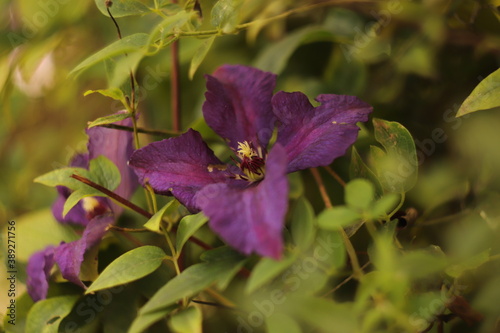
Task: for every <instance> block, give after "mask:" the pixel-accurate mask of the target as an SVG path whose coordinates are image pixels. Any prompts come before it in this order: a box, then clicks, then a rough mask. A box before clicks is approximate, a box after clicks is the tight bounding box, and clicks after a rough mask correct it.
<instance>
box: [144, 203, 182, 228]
mask: <svg viewBox="0 0 500 333" xmlns="http://www.w3.org/2000/svg"><path fill="white" fill-rule="evenodd" d="M178 207H179V201H177V200H175V199H174V200H172V201H170V202H169V203H167V204H166V205H165V206H163V208H162V209H160V210H159V211H157V212H156V214H154V215H153V216H152V217H151V218H150V219H149V220H148V222H146V223H145V224H144V228H147V229H149V230H151V231H154V232H157V233H162V231H161V221H162V219H163V217H164V216H165V214H172V212H173V211H174V210H175V211H177V209H178ZM169 222H172V221H169Z"/></svg>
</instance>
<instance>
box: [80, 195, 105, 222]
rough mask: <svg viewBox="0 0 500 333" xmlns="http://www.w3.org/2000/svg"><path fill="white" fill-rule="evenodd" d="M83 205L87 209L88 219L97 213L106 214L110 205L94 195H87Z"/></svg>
mask: <svg viewBox="0 0 500 333" xmlns="http://www.w3.org/2000/svg"><path fill="white" fill-rule="evenodd" d="M82 207H83V210H84V211H85V214H86V217H87V219H89V220H91V219H93V218H94V217H96V216H97V215H102V214H104V213H105V212H106V211H107V210H108V207H106V206H105V205H103V204H102V203H101V202H99V200H97V199H96V198H94V197H85V198H83V199H82Z"/></svg>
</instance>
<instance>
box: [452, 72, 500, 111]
mask: <svg viewBox="0 0 500 333" xmlns="http://www.w3.org/2000/svg"><path fill="white" fill-rule="evenodd" d="M499 106H500V69H497V70H496V71H494V72H493V73H491V74H490V75H488V76H487V77H486V78H485V79H484V80H482V81H481V82H480V83H479V84H478V85H477V86H476V88H474V90H473V91H472V93H471V94H470V95H469V97H467V99H466V100H465V101H464V102H463V103H462V106H460V109H458V112H457V117H461V116H463V115H466V114H469V113H471V112H475V111H480V110H487V109H492V108H496V107H499Z"/></svg>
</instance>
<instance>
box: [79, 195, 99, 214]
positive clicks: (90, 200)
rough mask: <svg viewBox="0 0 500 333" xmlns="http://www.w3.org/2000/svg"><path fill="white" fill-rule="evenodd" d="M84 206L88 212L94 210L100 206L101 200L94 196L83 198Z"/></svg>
mask: <svg viewBox="0 0 500 333" xmlns="http://www.w3.org/2000/svg"><path fill="white" fill-rule="evenodd" d="M82 206H83V210H85V211H86V212H93V211H94V209H96V207H97V206H99V201H98V200H97V199H96V198H94V197H86V198H83V199H82Z"/></svg>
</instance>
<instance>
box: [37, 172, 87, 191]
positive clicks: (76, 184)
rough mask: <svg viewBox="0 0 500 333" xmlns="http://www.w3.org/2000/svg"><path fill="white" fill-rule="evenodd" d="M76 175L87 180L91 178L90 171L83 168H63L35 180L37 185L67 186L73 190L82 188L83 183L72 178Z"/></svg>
mask: <svg viewBox="0 0 500 333" xmlns="http://www.w3.org/2000/svg"><path fill="white" fill-rule="evenodd" d="M73 174H76V175H79V176H82V177H85V178H90V173H89V171H88V170H85V169H83V168H61V169H56V170H53V171H50V172H48V173H46V174H44V175H41V176H38V177H37V178H35V180H34V182H35V183H40V184H43V185H46V186H50V187H55V186H66V187H68V188H70V189H72V190H76V189H78V188H81V187H82V185H83V184H82V182H80V181H78V180H76V179H74V178H71V175H73Z"/></svg>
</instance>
